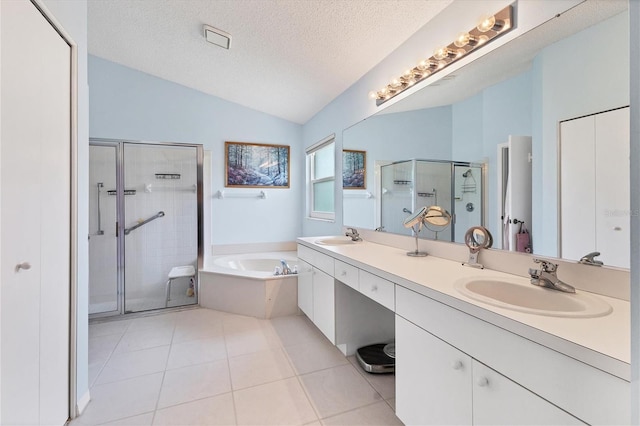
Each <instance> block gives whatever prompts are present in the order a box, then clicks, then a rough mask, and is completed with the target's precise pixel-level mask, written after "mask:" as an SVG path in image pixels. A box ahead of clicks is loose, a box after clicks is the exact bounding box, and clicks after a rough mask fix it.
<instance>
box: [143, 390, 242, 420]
mask: <svg viewBox="0 0 640 426" xmlns="http://www.w3.org/2000/svg"><path fill="white" fill-rule="evenodd" d="M153 424H154V426H155V425H166V426H170V425H203V426H209V425H211V426H213V425H235V424H236V419H235V410H234V408H233V396H232V395H231V393H226V394H223V395H218V396H214V397H212V398H205V399H200V400H198V401H194V402H188V403H186V404H180V405H174V406H173V407H169V408H164V409H162V410H158V411H157V412H156V416H155V418H154V420H153Z"/></svg>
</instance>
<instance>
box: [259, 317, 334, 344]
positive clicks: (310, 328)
mask: <svg viewBox="0 0 640 426" xmlns="http://www.w3.org/2000/svg"><path fill="white" fill-rule="evenodd" d="M271 324H272V326H273V328H274V330H275V332H276V334H277V335H278V337H279V338H280V341H281V342H282V346H292V345H299V344H302V343H308V342H313V341H317V340H319V339H321V338H323V336H322V333H320V331H319V330H318V329H317V328H316V327H315V326H314V325H313V323H311V321H309V319H308V318H307V317H306V316H304V315H294V316H287V317H278V318H273V319H272V320H271Z"/></svg>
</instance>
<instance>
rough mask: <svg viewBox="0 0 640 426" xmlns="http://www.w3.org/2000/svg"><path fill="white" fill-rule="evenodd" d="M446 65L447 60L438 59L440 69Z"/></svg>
mask: <svg viewBox="0 0 640 426" xmlns="http://www.w3.org/2000/svg"><path fill="white" fill-rule="evenodd" d="M445 66H447V62H446V61H438V69H439V70H441V69H442V68H444V67H445Z"/></svg>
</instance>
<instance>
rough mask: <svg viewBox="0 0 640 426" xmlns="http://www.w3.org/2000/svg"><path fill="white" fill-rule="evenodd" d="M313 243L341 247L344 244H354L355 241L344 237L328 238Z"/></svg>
mask: <svg viewBox="0 0 640 426" xmlns="http://www.w3.org/2000/svg"><path fill="white" fill-rule="evenodd" d="M315 243H316V244H320V245H323V246H341V245H345V244H355V241H353V240H352V239H350V238H346V237H330V238H321V239H319V240H316V241H315Z"/></svg>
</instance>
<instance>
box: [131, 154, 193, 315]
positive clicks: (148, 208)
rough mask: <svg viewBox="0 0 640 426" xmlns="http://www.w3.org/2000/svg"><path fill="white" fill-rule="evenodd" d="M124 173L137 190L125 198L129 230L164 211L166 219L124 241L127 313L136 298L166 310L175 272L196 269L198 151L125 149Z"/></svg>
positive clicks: (134, 231) (163, 218) (155, 222)
mask: <svg viewBox="0 0 640 426" xmlns="http://www.w3.org/2000/svg"><path fill="white" fill-rule="evenodd" d="M124 174H125V176H124V182H125V190H128V189H135V190H136V194H135V195H126V196H125V226H126V227H127V228H129V227H131V226H133V225H135V224H136V223H138V222H139V221H142V220H144V219H147V218H149V217H151V216H153V215H155V214H157V213H158V212H160V211H163V212H164V214H165V215H164V217H161V218H158V219H156V220H154V221H152V222H149V223H147V224H146V225H143V226H141V227H140V228H138V229H135V230H133V231H131V233H130V234H129V235H127V236H126V237H125V298H126V299H125V305H129V306H127V310H129V308H130V307H131V306H132V305H133V304H135V303H136V300H137V299H145V300H146V301H147V302H152V303H153V304H157V305H158V306H156V307H163V306H164V297H165V296H164V291H165V283H166V281H167V275H168V273H169V271H170V270H171V268H173V267H175V266H185V265H193V266H194V268H196V269H197V256H198V239H197V236H198V232H197V230H198V216H197V208H198V203H197V195H196V185H197V154H196V148H194V147H174V146H152V145H134V144H125V148H124ZM156 174H176V175H180V178H179V179H159V178H157V176H156ZM193 301H194V302H195V299H194V300H193ZM134 310H137V309H134Z"/></svg>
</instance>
